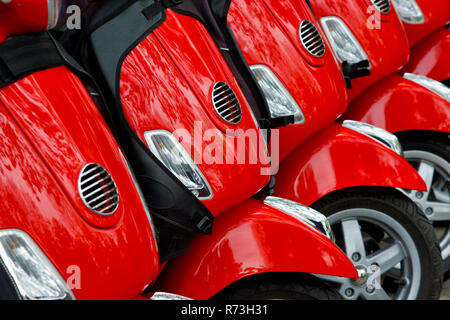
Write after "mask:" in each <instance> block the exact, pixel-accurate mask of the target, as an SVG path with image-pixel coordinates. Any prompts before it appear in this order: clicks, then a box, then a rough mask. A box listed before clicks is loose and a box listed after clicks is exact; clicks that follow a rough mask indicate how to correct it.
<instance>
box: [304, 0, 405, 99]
mask: <svg viewBox="0 0 450 320" xmlns="http://www.w3.org/2000/svg"><path fill="white" fill-rule="evenodd" d="M344 3H345V4H344ZM311 4H312V7H313V9H314V12H315V13H316V15H317V17H318V18H319V19H321V18H323V17H328V16H335V17H338V18H340V19H341V20H342V21H344V23H345V24H346V25H347V27H348V28H349V29H350V31H351V32H352V33H353V35H354V36H355V38H356V39H357V40H358V42H359V44H360V45H361V47H362V48H363V49H364V51H365V52H366V54H367V57H368V59H369V61H370V64H371V70H370V75H369V76H365V77H361V78H356V79H352V89H351V90H349V97H350V100H353V99H355V97H357V96H358V95H359V94H360V93H361V92H363V91H364V90H365V89H367V88H369V87H370V86H371V85H372V84H374V83H375V82H377V81H379V80H381V79H383V78H384V77H386V76H388V75H391V74H392V73H394V72H396V71H397V70H399V69H401V68H402V67H403V66H404V65H406V63H407V62H408V59H409V44H408V39H407V37H406V34H405V32H404V29H403V26H402V23H401V21H400V19H399V18H398V16H397V14H396V13H395V11H394V10H391V12H390V13H389V14H381V13H378V14H377V15H375V17H373V12H372V11H370V10H368V8H369V6H370V5H371V2H370V1H366V0H354V1H336V0H311ZM375 12H377V11H375ZM381 18H383V19H381ZM371 19H375V20H374V21H372V20H371ZM369 22H371V23H373V27H371V28H369V27H368V24H369ZM377 24H378V25H377ZM369 26H371V25H370V24H369Z"/></svg>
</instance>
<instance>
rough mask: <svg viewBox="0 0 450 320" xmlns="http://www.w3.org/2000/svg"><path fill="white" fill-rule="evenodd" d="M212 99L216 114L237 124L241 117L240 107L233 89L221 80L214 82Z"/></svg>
mask: <svg viewBox="0 0 450 320" xmlns="http://www.w3.org/2000/svg"><path fill="white" fill-rule="evenodd" d="M212 101H213V105H214V109H215V110H216V112H217V114H218V115H219V116H220V117H221V118H222V119H223V120H225V121H226V122H228V123H230V124H238V123H239V122H240V121H241V119H242V109H241V105H240V104H239V100H238V98H237V97H236V94H235V93H234V91H233V89H231V88H230V86H229V85H228V84H226V83H225V82H223V81H219V82H216V83H215V84H214V87H213V91H212Z"/></svg>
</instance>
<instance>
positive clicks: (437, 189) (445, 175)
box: [404, 150, 450, 260]
mask: <svg viewBox="0 0 450 320" xmlns="http://www.w3.org/2000/svg"><path fill="white" fill-rule="evenodd" d="M404 157H405V159H406V160H407V161H408V162H409V163H411V164H412V165H413V166H414V168H416V170H417V171H418V172H419V174H420V176H421V177H422V179H423V180H424V181H425V183H426V185H427V189H428V191H427V192H417V191H412V192H411V191H410V192H407V195H408V197H409V198H410V199H411V200H413V201H414V202H416V203H417V205H419V207H420V208H421V209H422V210H423V212H425V215H426V216H427V217H428V219H430V220H431V222H433V224H435V225H436V224H439V223H441V224H442V222H446V221H449V223H448V224H445V227H444V230H436V231H437V233H438V239H439V245H440V247H441V250H442V258H443V260H446V259H447V258H449V257H450V163H448V162H447V161H446V160H445V159H443V158H441V157H439V156H438V155H436V154H434V153H431V152H427V151H423V150H408V151H405V152H404Z"/></svg>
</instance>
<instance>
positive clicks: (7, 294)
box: [0, 258, 21, 300]
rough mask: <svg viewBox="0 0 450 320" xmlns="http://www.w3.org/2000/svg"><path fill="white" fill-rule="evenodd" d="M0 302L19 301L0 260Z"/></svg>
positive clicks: (15, 287)
mask: <svg viewBox="0 0 450 320" xmlns="http://www.w3.org/2000/svg"><path fill="white" fill-rule="evenodd" d="M0 300H21V296H20V294H19V291H18V289H17V286H16V285H15V283H14V281H13V280H12V278H11V276H10V274H9V272H8V271H7V269H6V267H5V265H4V263H3V261H2V260H1V258H0Z"/></svg>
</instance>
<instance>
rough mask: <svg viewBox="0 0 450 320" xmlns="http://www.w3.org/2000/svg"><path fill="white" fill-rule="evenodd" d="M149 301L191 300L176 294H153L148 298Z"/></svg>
mask: <svg viewBox="0 0 450 320" xmlns="http://www.w3.org/2000/svg"><path fill="white" fill-rule="evenodd" d="M150 300H166V301H167V300H192V299H190V298H187V297H183V296H180V295H177V294H173V293H167V292H155V293H154V294H153V296H152V297H151V298H150Z"/></svg>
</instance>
